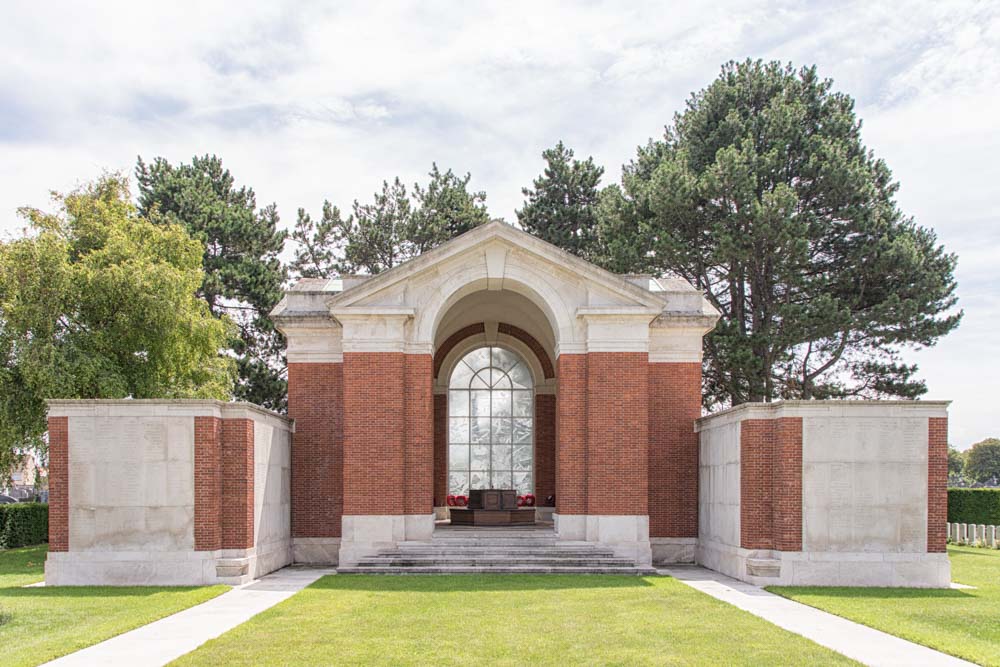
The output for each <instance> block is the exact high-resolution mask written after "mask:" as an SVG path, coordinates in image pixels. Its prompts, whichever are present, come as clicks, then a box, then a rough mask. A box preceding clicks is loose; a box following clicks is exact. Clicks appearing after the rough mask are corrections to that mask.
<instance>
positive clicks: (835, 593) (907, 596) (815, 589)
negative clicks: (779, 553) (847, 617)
mask: <svg viewBox="0 0 1000 667" xmlns="http://www.w3.org/2000/svg"><path fill="white" fill-rule="evenodd" d="M765 590H767V591H770V592H771V593H775V594H776V595H783V596H785V597H794V596H798V595H822V596H824V597H830V598H850V599H855V600H917V599H934V598H959V599H965V598H975V597H978V596H976V595H975V594H974V593H969V592H966V591H963V590H956V589H954V588H846V587H835V586H829V587H828V586H768V587H766V589H765Z"/></svg>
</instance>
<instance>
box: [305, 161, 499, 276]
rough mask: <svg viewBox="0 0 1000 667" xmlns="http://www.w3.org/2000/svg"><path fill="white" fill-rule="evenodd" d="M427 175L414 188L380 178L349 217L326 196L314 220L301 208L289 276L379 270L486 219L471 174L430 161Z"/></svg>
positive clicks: (480, 194)
mask: <svg viewBox="0 0 1000 667" xmlns="http://www.w3.org/2000/svg"><path fill="white" fill-rule="evenodd" d="M428 176H430V181H429V183H428V185H427V186H426V187H421V186H420V184H415V185H414V186H413V191H412V193H408V192H407V189H406V186H405V185H404V184H403V182H402V181H401V180H400V179H399V178H396V179H394V180H393V182H392V183H389V182H388V181H384V182H383V183H382V190H381V191H380V192H376V193H375V195H374V199H373V201H372V202H371V203H367V204H362V203H360V202H359V201H357V200H355V201H354V205H353V207H352V213H351V215H349V216H348V217H347V218H344V217H343V215H342V214H341V212H340V209H339V208H337V207H336V206H334V205H333V204H331V203H330V202H329V201H325V202H323V213H322V217H321V218H320V219H319V220H318V221H313V219H312V217H311V216H310V215H309V214H308V213H306V211H305V209H299V215H298V220H297V222H296V224H295V229H294V231H293V232H292V240H293V241H295V242H296V243H297V244H298V247H297V250H296V252H295V258H294V260H293V261H292V263H291V266H290V268H291V271H292V273H293V275H298V276H301V277H304V278H317V277H329V276H332V275H336V274H348V273H370V274H376V273H381V272H382V271H385V270H386V269H391V268H392V267H393V266H396V265H397V264H399V263H401V262H404V261H406V260H407V259H410V258H412V257H416V256H417V255H419V254H421V253H423V252H426V251H428V250H430V249H431V248H434V247H435V246H438V245H440V244H441V243H444V242H445V241H447V240H448V239H451V238H453V237H455V236H457V235H459V234H462V233H464V232H467V231H469V230H470V229H472V228H473V227H476V226H478V225H481V224H483V223H485V222H489V214H488V213H487V211H486V194H485V193H484V192H469V190H468V185H469V180H470V179H471V175H470V174H466V175H465V176H457V175H456V174H455V173H454V172H453V171H452V170H451V169H449V170H448V171H445V172H442V171H441V170H440V169H439V168H438V166H437V164H434V165H433V166H432V168H431V171H430V173H429V174H428Z"/></svg>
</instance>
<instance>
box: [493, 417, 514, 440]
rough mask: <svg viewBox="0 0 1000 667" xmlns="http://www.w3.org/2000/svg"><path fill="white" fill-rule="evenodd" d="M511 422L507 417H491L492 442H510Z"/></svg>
mask: <svg viewBox="0 0 1000 667" xmlns="http://www.w3.org/2000/svg"><path fill="white" fill-rule="evenodd" d="M510 431H511V423H510V419H509V418H508V417H501V418H500V419H496V418H494V419H493V442H494V444H501V445H503V444H507V445H509V444H510V437H511V433H510Z"/></svg>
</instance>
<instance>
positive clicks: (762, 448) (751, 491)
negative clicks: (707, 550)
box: [740, 419, 774, 549]
mask: <svg viewBox="0 0 1000 667" xmlns="http://www.w3.org/2000/svg"><path fill="white" fill-rule="evenodd" d="M773 457H774V420H772V419H748V420H746V421H744V422H741V423H740V546H742V547H743V548H744V549H773V548H774V538H773V535H774V530H773V524H772V512H771V509H772V498H773V481H774V478H773V474H772V466H771V462H772V459H773Z"/></svg>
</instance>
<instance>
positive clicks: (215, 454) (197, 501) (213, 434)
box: [194, 417, 222, 551]
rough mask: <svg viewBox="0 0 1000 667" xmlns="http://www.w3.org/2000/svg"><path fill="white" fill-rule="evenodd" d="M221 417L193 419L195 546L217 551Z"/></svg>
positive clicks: (219, 538)
mask: <svg viewBox="0 0 1000 667" xmlns="http://www.w3.org/2000/svg"><path fill="white" fill-rule="evenodd" d="M221 443H222V420H221V419H219V418H218V417H195V418H194V548H195V550H196V551H215V550H217V549H221V548H222V522H221V518H220V511H221V500H222V498H221V495H222V481H221V477H220V469H219V466H220V464H221Z"/></svg>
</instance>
